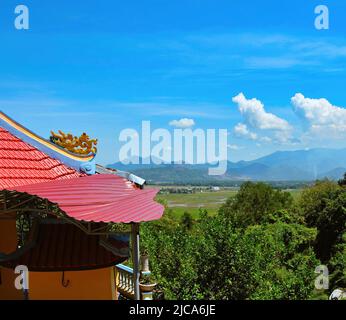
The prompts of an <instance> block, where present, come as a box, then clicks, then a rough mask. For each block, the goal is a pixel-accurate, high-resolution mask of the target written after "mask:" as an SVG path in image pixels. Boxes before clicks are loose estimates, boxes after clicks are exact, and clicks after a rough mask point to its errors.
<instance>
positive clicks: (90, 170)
mask: <svg viewBox="0 0 346 320" xmlns="http://www.w3.org/2000/svg"><path fill="white" fill-rule="evenodd" d="M6 117H7V116H6ZM0 126H1V127H3V128H4V129H6V130H7V131H8V132H10V133H11V134H13V135H14V136H16V137H17V138H19V139H21V140H22V141H24V142H26V143H28V144H30V145H31V146H33V147H35V148H37V149H38V150H40V151H42V152H43V153H45V154H47V155H48V156H50V157H52V158H54V159H56V160H59V161H60V162H62V163H63V164H64V165H66V166H68V167H70V168H73V169H75V170H77V171H78V172H81V173H86V174H88V175H92V174H95V173H96V162H95V156H94V158H93V159H92V160H87V161H83V159H81V160H75V159H71V158H69V157H68V156H65V155H64V154H61V153H59V152H56V151H55V150H53V149H51V148H49V147H47V146H45V145H43V144H42V143H40V142H39V141H36V140H35V139H33V138H31V137H29V136H28V135H26V134H25V133H24V132H21V131H20V130H18V129H16V128H14V127H13V126H11V125H10V124H9V123H7V122H6V121H5V120H3V119H1V118H0ZM44 140H45V141H46V142H48V143H49V144H52V142H50V141H49V140H46V139H44ZM55 146H56V145H55ZM56 147H57V148H60V147H59V146H56ZM62 150H63V149H62Z"/></svg>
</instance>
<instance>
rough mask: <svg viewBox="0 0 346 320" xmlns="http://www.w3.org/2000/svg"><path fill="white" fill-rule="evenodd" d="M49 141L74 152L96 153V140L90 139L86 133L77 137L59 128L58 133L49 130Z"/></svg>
mask: <svg viewBox="0 0 346 320" xmlns="http://www.w3.org/2000/svg"><path fill="white" fill-rule="evenodd" d="M50 141H51V142H53V143H55V144H56V145H58V146H60V147H62V148H64V149H66V150H68V151H70V152H72V153H75V154H83V155H85V154H90V153H93V154H96V153H97V148H96V145H97V142H98V140H97V139H90V137H89V136H88V135H87V134H86V133H83V134H82V135H81V136H80V137H77V136H73V135H72V134H71V133H67V134H66V133H64V132H62V131H61V130H59V134H57V133H55V132H53V131H51V136H50Z"/></svg>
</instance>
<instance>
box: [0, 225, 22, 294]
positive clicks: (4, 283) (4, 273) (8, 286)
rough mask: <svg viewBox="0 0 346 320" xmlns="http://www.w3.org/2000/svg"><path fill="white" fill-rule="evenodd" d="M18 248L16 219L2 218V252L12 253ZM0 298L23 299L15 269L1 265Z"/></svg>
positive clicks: (0, 239) (0, 234) (0, 237)
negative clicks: (18, 287)
mask: <svg viewBox="0 0 346 320" xmlns="http://www.w3.org/2000/svg"><path fill="white" fill-rule="evenodd" d="M16 249H17V229H16V220H15V219H11V220H10V219H8V220H4V219H0V252H2V253H11V252H14V251H16ZM0 272H1V283H0V300H22V299H23V298H24V296H23V292H22V291H21V290H17V289H16V288H15V286H14V281H15V279H16V277H18V274H15V273H14V270H11V269H6V268H2V267H0Z"/></svg>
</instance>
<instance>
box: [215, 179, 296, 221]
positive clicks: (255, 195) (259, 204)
mask: <svg viewBox="0 0 346 320" xmlns="http://www.w3.org/2000/svg"><path fill="white" fill-rule="evenodd" d="M292 205H293V197H292V195H291V194H290V193H289V192H284V191H281V190H275V189H273V188H272V187H271V186H270V185H268V184H265V183H262V182H258V183H253V182H246V183H244V184H242V186H241V188H240V190H239V192H238V193H237V194H236V196H235V197H234V198H229V199H228V200H227V201H226V203H225V204H224V205H223V206H222V207H221V208H220V213H221V214H223V215H226V216H228V217H229V218H230V219H232V220H233V221H234V222H235V223H236V225H237V226H243V227H245V226H248V225H254V224H260V223H262V222H263V221H264V220H266V219H267V218H268V216H269V215H272V214H274V213H275V212H276V211H278V210H282V209H291V208H292Z"/></svg>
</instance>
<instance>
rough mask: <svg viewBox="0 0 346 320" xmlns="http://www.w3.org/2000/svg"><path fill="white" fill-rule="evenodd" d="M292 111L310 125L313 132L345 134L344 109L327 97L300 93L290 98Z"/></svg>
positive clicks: (345, 114) (345, 111) (345, 113)
mask: <svg viewBox="0 0 346 320" xmlns="http://www.w3.org/2000/svg"><path fill="white" fill-rule="evenodd" d="M291 101H292V104H293V107H294V111H295V112H296V113H297V114H298V115H299V116H301V117H302V118H303V119H304V120H305V121H306V122H307V123H308V124H309V126H310V131H311V132H312V133H314V134H321V135H325V136H326V137H327V136H328V137H330V136H331V135H334V136H335V135H338V136H339V137H341V136H343V135H344V134H346V109H345V108H341V107H337V106H334V105H332V104H331V103H330V102H329V101H328V100H327V99H324V98H321V99H311V98H305V97H304V95H302V94H301V93H297V94H295V96H294V97H292V98H291Z"/></svg>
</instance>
